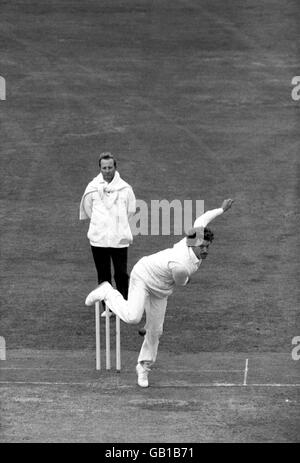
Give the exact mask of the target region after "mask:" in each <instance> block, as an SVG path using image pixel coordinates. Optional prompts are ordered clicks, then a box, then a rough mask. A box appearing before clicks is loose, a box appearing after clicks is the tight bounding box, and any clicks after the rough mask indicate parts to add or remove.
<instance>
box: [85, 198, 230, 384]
mask: <svg viewBox="0 0 300 463" xmlns="http://www.w3.org/2000/svg"><path fill="white" fill-rule="evenodd" d="M232 203H233V199H225V200H224V201H223V203H222V206H221V207H220V208H217V209H213V210H210V211H207V212H205V213H204V214H202V215H201V216H200V217H198V218H197V219H196V220H195V222H194V226H193V228H192V229H191V230H190V231H189V232H188V233H187V235H186V236H185V237H184V238H183V239H182V240H180V241H179V242H178V243H175V244H174V246H173V247H172V248H168V249H165V250H163V251H160V252H157V253H155V254H151V255H149V256H145V257H142V258H141V259H140V260H139V261H138V262H137V263H136V264H135V265H134V267H133V269H132V271H131V274H130V281H129V291H128V299H127V300H126V299H124V297H123V296H122V294H121V293H120V292H119V291H117V290H116V289H114V288H113V287H112V286H111V284H110V283H108V282H107V281H105V282H103V283H101V284H100V285H99V286H98V287H97V288H96V289H94V290H93V291H92V292H91V293H90V294H89V295H88V296H87V298H86V301H85V304H86V305H87V306H91V305H93V304H95V302H96V301H104V302H105V304H107V306H108V307H109V308H110V310H112V311H113V312H114V313H115V314H116V315H117V316H118V317H120V318H121V320H123V321H124V322H125V323H132V324H137V323H139V322H140V321H141V319H142V316H143V313H144V310H145V311H146V323H145V329H146V333H145V337H144V341H143V344H142V347H141V350H140V353H139V356H138V363H137V365H136V373H137V383H138V385H139V386H140V387H148V385H149V381H148V375H149V372H150V371H151V366H152V365H153V363H154V362H155V360H156V357H157V350H158V344H159V339H160V337H161V335H162V333H163V324H164V319H165V313H166V308H167V302H168V297H169V296H170V295H171V294H172V293H173V291H174V288H175V286H185V285H186V284H187V283H188V282H189V281H190V277H191V276H192V275H193V274H194V273H195V272H196V271H197V270H198V269H199V267H200V265H201V263H202V261H203V260H205V259H206V257H207V255H208V248H209V245H210V244H211V243H212V241H213V239H214V234H213V232H212V231H211V230H210V229H209V228H208V227H207V225H208V224H209V223H210V222H211V221H212V220H213V219H215V218H216V217H218V216H219V215H221V214H223V213H224V212H226V211H227V210H228V209H230V208H231V206H232Z"/></svg>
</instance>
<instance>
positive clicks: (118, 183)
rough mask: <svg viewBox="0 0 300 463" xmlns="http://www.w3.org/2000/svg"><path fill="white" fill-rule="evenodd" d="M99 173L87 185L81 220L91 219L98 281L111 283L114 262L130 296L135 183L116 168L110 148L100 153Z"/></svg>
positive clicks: (121, 288)
mask: <svg viewBox="0 0 300 463" xmlns="http://www.w3.org/2000/svg"><path fill="white" fill-rule="evenodd" d="M99 167H100V173H99V174H98V175H97V177H95V178H94V179H93V180H92V181H91V182H90V183H89V184H88V185H87V187H86V189H85V192H84V194H83V196H82V199H81V202H80V212H79V218H80V220H85V219H90V224H89V229H88V233H87V237H88V239H89V241H90V245H91V249H92V254H93V259H94V262H95V266H96V270H97V275H98V283H99V284H100V283H102V282H103V281H109V282H110V283H111V279H112V276H111V262H112V263H113V267H114V280H115V283H116V287H117V289H118V291H119V292H120V293H121V294H122V295H123V297H124V298H125V299H127V296H128V280H129V276H128V273H127V260H128V247H129V245H130V244H131V243H132V241H133V237H132V233H131V230H130V226H129V219H130V217H131V216H133V214H134V213H135V211H136V199H135V195H134V192H133V189H132V187H131V186H130V185H129V184H128V183H126V182H125V181H124V180H123V179H122V178H121V177H120V174H119V172H118V171H117V162H116V159H115V158H114V156H113V155H112V154H111V153H110V152H105V153H101V154H100V158H99Z"/></svg>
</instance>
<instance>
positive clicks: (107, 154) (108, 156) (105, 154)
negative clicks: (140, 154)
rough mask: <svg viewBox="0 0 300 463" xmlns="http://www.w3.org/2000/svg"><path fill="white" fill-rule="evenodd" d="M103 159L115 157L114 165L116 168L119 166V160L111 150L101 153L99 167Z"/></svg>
mask: <svg viewBox="0 0 300 463" xmlns="http://www.w3.org/2000/svg"><path fill="white" fill-rule="evenodd" d="M102 159H105V160H106V159H113V161H114V166H115V168H117V161H116V160H115V158H114V157H113V155H112V154H111V153H110V152H109V151H106V152H104V153H101V154H100V157H99V167H101V161H102Z"/></svg>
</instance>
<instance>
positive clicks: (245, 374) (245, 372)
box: [243, 359, 248, 386]
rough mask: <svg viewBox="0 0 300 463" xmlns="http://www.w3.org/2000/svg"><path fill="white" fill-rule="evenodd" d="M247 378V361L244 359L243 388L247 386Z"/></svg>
mask: <svg viewBox="0 0 300 463" xmlns="http://www.w3.org/2000/svg"><path fill="white" fill-rule="evenodd" d="M247 376H248V359H246V363H245V371H244V382H243V386H247Z"/></svg>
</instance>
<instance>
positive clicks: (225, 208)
mask: <svg viewBox="0 0 300 463" xmlns="http://www.w3.org/2000/svg"><path fill="white" fill-rule="evenodd" d="M233 202H234V199H224V201H223V203H222V206H221V208H222V209H223V211H224V212H226V211H228V209H230V208H231V206H232V204H233Z"/></svg>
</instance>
